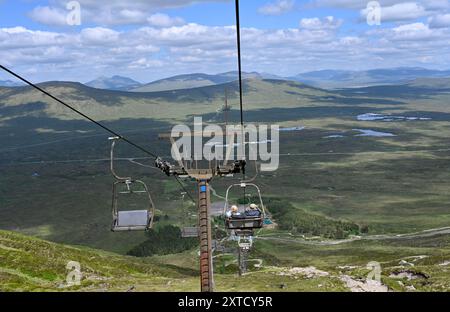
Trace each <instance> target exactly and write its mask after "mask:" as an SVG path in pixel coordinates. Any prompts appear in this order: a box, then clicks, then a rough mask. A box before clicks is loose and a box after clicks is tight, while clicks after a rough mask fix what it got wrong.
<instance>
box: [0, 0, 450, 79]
mask: <svg viewBox="0 0 450 312" xmlns="http://www.w3.org/2000/svg"><path fill="white" fill-rule="evenodd" d="M68 2H70V1H67V0H49V1H43V0H15V1H13V0H0V59H2V62H3V64H4V65H7V66H10V67H11V68H13V69H15V70H17V71H18V72H21V73H23V74H25V75H27V77H30V78H32V79H33V80H34V81H46V80H72V81H81V82H86V81H89V80H91V79H94V78H96V77H98V76H111V75H115V74H117V75H124V76H128V77H131V78H133V79H136V80H139V81H141V82H149V81H151V80H155V79H159V78H163V77H167V76H171V75H175V74H182V73H192V72H206V73H218V72H224V71H230V70H235V69H236V55H235V53H236V52H235V32H234V29H233V25H234V23H235V20H234V18H235V17H234V1H227V0H198V1H194V0H169V1H167V0H166V1H164V0H146V1H144V0H136V1H125V0H109V1H94V0H79V1H78V2H77V3H78V4H79V7H80V11H79V16H80V17H81V24H80V25H68V22H67V16H68V15H69V14H73V13H74V12H75V15H76V16H78V15H77V13H78V11H73V10H69V9H67V8H66V5H67V3H68ZM375 4H376V6H374V3H373V2H372V3H370V1H364V0H303V1H301V0H297V1H295V0H267V1H265V0H263V1H256V0H241V23H242V49H243V51H242V52H243V69H244V70H245V71H260V72H268V73H272V74H277V75H281V76H291V75H295V74H297V73H300V72H306V71H313V70H322V69H352V70H358V69H360V70H364V69H371V68H388V67H397V66H420V67H426V68H435V69H444V68H450V58H449V55H450V53H449V52H450V51H449V50H450V48H449V47H450V31H449V30H450V3H449V1H448V0H404V1H402V0H400V1H399V0H380V1H378V3H377V2H375ZM377 10H379V11H377ZM368 14H372V16H374V15H373V14H379V18H380V24H379V25H369V24H368V23H367V15H368ZM375 16H378V15H375ZM5 79H9V77H7V76H6V75H5V74H0V80H5Z"/></svg>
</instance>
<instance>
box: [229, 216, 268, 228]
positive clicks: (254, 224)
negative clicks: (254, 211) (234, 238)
mask: <svg viewBox="0 0 450 312" xmlns="http://www.w3.org/2000/svg"><path fill="white" fill-rule="evenodd" d="M226 227H227V228H228V229H241V230H242V229H259V228H262V227H263V219H262V218H261V217H257V218H254V217H247V218H239V219H237V218H227V219H226Z"/></svg>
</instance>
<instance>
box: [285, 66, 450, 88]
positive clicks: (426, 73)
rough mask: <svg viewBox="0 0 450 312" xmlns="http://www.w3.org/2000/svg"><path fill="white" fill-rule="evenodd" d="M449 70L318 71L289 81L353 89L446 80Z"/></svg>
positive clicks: (403, 68) (418, 68)
mask: <svg viewBox="0 0 450 312" xmlns="http://www.w3.org/2000/svg"><path fill="white" fill-rule="evenodd" d="M446 77H450V70H444V71H440V70H431V69H425V68H421V67H398V68H388V69H373V70H366V71H349V70H320V71H313V72H307V73H303V74H298V75H296V76H293V77H289V78H288V79H290V80H295V81H298V82H303V83H305V84H308V85H311V86H314V87H320V88H326V89H336V88H355V87H367V86H375V85H391V84H402V83H406V82H409V81H412V80H415V79H418V78H446Z"/></svg>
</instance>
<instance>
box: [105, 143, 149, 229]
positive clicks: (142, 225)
mask: <svg viewBox="0 0 450 312" xmlns="http://www.w3.org/2000/svg"><path fill="white" fill-rule="evenodd" d="M109 139H110V140H111V141H112V143H111V173H112V175H113V176H114V178H115V179H116V181H115V182H114V183H113V186H112V194H113V195H112V217H113V222H112V226H111V230H112V231H113V232H118V231H146V230H149V229H151V228H152V226H153V218H154V215H155V205H154V203H153V200H152V197H151V195H150V192H149V190H148V187H147V185H146V184H145V183H144V182H143V181H141V180H134V179H132V178H131V177H121V176H119V175H117V173H116V172H115V170H114V147H115V144H116V142H117V141H118V140H119V139H120V138H118V137H112V138H109ZM124 206H125V207H127V209H123V207H124Z"/></svg>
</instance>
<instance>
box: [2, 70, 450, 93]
mask: <svg viewBox="0 0 450 312" xmlns="http://www.w3.org/2000/svg"><path fill="white" fill-rule="evenodd" d="M242 76H243V79H259V80H262V79H273V80H288V81H295V82H301V83H304V84H307V85H309V86H312V87H318V88H322V89H343V88H358V87H371V86H382V85H398V84H405V83H408V82H411V81H413V80H416V79H429V78H450V70H432V69H426V68H421V67H398V68H388V69H373V70H365V71H350V70H319V71H311V72H306V73H301V74H298V75H295V76H291V77H280V76H276V75H272V74H268V73H258V72H244V73H243V75H242ZM237 79H238V73H237V72H236V71H230V72H225V73H220V74H215V75H211V74H203V73H193V74H184V75H177V76H172V77H168V78H164V79H159V80H155V81H152V82H150V83H147V84H142V83H140V82H138V81H136V80H133V79H131V78H128V77H123V76H113V77H99V78H97V79H95V80H92V81H89V82H87V83H85V85H86V86H89V87H92V88H96V89H105V90H115V91H131V92H161V91H171V90H182V89H193V88H199V87H207V86H215V85H220V84H224V83H229V82H234V81H237ZM22 85H23V84H21V83H19V82H14V81H11V80H0V87H16V86H22Z"/></svg>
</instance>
